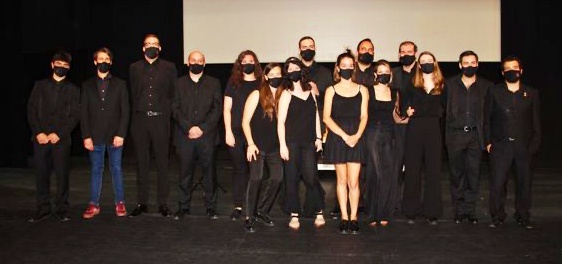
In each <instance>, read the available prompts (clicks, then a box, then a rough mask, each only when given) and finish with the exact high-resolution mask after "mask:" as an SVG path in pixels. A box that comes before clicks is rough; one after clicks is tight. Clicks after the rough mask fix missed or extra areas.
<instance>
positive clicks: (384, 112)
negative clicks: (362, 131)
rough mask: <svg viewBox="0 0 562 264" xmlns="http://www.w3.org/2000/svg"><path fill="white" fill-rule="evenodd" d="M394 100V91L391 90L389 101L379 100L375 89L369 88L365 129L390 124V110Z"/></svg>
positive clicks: (392, 119) (391, 110)
mask: <svg viewBox="0 0 562 264" xmlns="http://www.w3.org/2000/svg"><path fill="white" fill-rule="evenodd" d="M395 102H396V92H395V91H391V99H390V101H379V100H377V98H376V95H375V89H374V88H373V87H371V88H369V107H368V109H369V111H368V113H369V115H368V116H369V119H368V120H367V129H375V128H376V127H377V126H381V125H382V126H390V125H392V124H394V118H393V117H392V112H393V111H394V105H395Z"/></svg>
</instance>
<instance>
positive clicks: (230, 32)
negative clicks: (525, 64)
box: [183, 0, 501, 63]
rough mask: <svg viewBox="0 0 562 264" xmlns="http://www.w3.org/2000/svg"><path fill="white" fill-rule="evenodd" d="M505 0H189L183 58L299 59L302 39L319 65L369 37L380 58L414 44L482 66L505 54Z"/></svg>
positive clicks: (443, 57) (393, 55) (393, 56)
mask: <svg viewBox="0 0 562 264" xmlns="http://www.w3.org/2000/svg"><path fill="white" fill-rule="evenodd" d="M500 14H501V10H500V0H470V1H468V0H394V1H392V0H386V1H385V0H183V33H184V57H185V58H187V55H188V54H189V52H190V51H192V50H200V51H202V52H203V53H204V54H205V57H206V60H207V63H233V62H234V61H235V60H236V58H237V56H238V54H239V53H240V52H241V51H243V50H246V49H250V50H252V51H254V52H255V53H256V54H257V56H258V59H259V60H260V62H274V61H275V62H283V61H285V59H286V58H287V57H290V56H298V53H299V49H298V41H299V39H300V38H301V37H303V36H311V37H313V38H314V39H315V41H316V57H315V59H316V61H318V62H334V61H335V60H336V58H337V56H338V54H340V53H342V52H344V51H345V48H350V49H351V50H352V51H353V52H354V53H355V52H356V47H357V44H358V43H359V41H360V40H362V39H364V38H370V39H371V40H372V41H373V43H374V45H375V60H377V59H386V60H389V61H397V60H398V46H399V44H400V42H402V41H404V40H411V41H414V42H415V43H416V44H417V46H418V51H420V52H421V51H424V50H429V51H431V52H432V53H433V54H435V56H436V57H437V60H438V61H443V62H446V61H448V62H455V61H458V56H459V54H460V53H461V52H463V51H465V50H473V51H474V52H476V53H477V54H478V56H479V59H480V61H489V62H497V61H500V56H501V43H500V40H501V31H500V30H501V25H500V24H501V23H500Z"/></svg>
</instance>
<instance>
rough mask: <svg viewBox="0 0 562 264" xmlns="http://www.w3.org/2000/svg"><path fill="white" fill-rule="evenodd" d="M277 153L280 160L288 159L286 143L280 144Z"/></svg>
mask: <svg viewBox="0 0 562 264" xmlns="http://www.w3.org/2000/svg"><path fill="white" fill-rule="evenodd" d="M279 154H281V159H282V160H284V161H288V160H289V148H287V145H284V146H281V147H280V148H279Z"/></svg>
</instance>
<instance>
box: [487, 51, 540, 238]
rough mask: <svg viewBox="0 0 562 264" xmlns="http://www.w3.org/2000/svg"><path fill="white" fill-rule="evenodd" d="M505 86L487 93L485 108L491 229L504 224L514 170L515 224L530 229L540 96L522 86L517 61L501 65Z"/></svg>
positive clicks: (510, 60)
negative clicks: (532, 164)
mask: <svg viewBox="0 0 562 264" xmlns="http://www.w3.org/2000/svg"><path fill="white" fill-rule="evenodd" d="M501 67H502V75H503V77H504V79H505V81H504V82H502V83H499V84H497V85H496V86H494V87H493V88H490V89H489V90H488V95H487V97H486V104H485V108H484V114H485V119H484V122H485V123H484V129H485V130H484V135H485V141H486V150H487V151H488V152H489V153H490V160H491V164H492V175H491V179H490V216H491V217H492V223H491V224H490V227H493V228H495V227H498V226H500V225H501V224H503V222H504V221H505V218H506V213H505V199H506V189H507V181H508V179H509V177H508V176H509V174H510V173H509V172H510V171H511V169H512V168H513V169H514V173H513V174H514V175H515V176H516V180H515V183H516V184H515V214H514V218H515V220H516V221H517V222H518V223H519V224H520V225H521V226H522V227H524V228H527V229H531V228H533V226H532V225H531V222H530V217H531V215H530V212H529V210H530V209H531V183H532V176H533V173H532V168H531V158H532V156H533V155H534V154H535V153H536V152H537V150H538V149H539V145H540V141H541V124H540V115H539V111H540V100H539V92H538V91H537V90H535V89H534V88H532V87H530V86H528V85H525V84H523V83H521V75H522V74H523V67H522V65H521V61H520V60H519V58H517V57H511V56H508V57H505V58H504V59H503V60H502V62H501Z"/></svg>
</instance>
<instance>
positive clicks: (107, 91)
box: [80, 48, 130, 218]
mask: <svg viewBox="0 0 562 264" xmlns="http://www.w3.org/2000/svg"><path fill="white" fill-rule="evenodd" d="M112 63H113V53H112V52H111V51H110V50H109V49H108V48H101V49H99V50H97V51H96V52H95V53H94V65H96V69H97V70H96V76H95V77H92V78H90V79H88V80H86V81H85V82H84V83H83V84H82V100H81V115H80V116H81V118H80V127H81V132H82V138H83V140H84V148H86V149H87V150H88V154H89V156H90V164H91V166H92V169H91V176H90V177H91V179H90V184H91V186H90V201H89V203H88V208H87V209H86V211H85V212H84V213H83V215H82V217H84V218H92V217H94V216H95V215H97V214H99V213H100V206H99V200H100V193H101V186H102V177H103V168H104V161H105V152H106V151H107V156H108V161H109V168H110V171H111V176H112V178H113V180H112V183H113V192H114V195H115V196H114V204H115V214H116V215H117V216H125V215H126V214H127V210H126V208H125V200H124V192H123V170H122V166H121V159H122V156H123V142H124V140H125V136H126V135H127V129H128V127H129V108H130V107H129V93H128V92H127V85H126V83H125V81H124V80H122V79H120V78H118V77H115V76H113V75H112V74H111V73H110V68H111V65H112Z"/></svg>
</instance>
